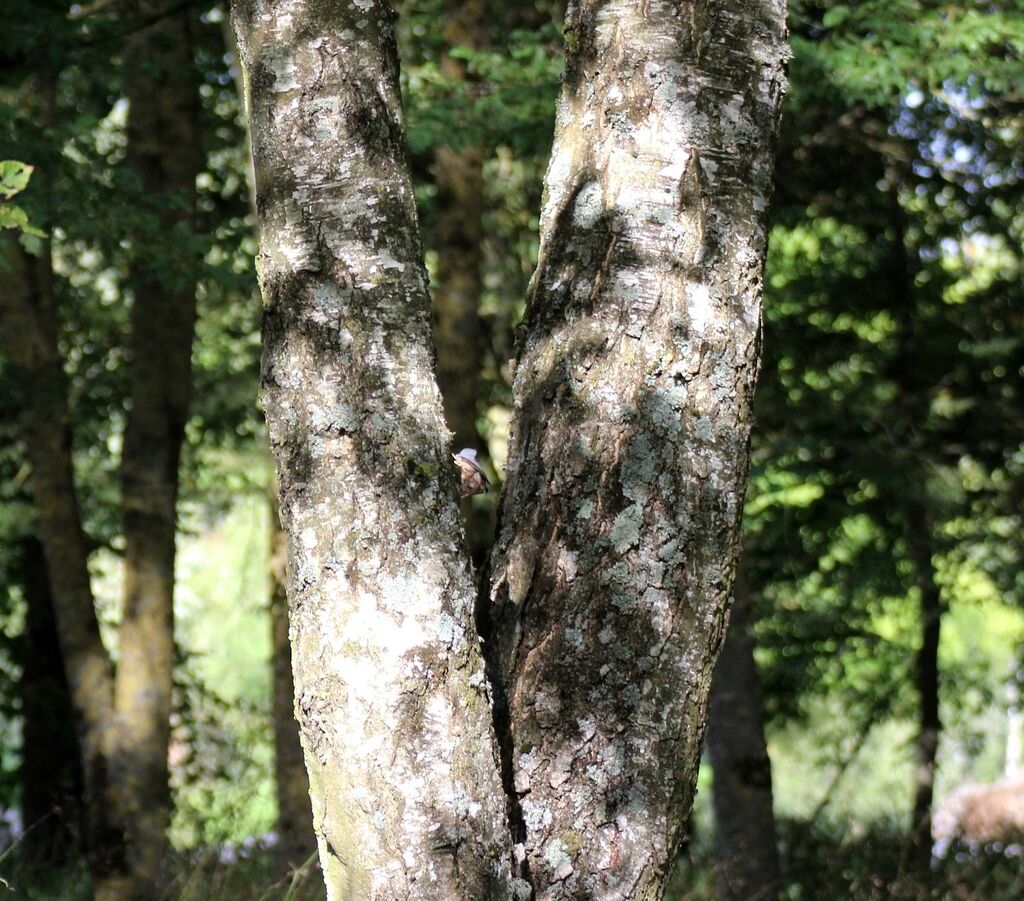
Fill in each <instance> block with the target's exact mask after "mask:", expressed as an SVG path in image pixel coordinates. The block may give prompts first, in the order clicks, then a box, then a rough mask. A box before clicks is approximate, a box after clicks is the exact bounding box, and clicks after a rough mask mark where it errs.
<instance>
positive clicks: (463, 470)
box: [452, 447, 491, 497]
mask: <svg viewBox="0 0 1024 901" xmlns="http://www.w3.org/2000/svg"><path fill="white" fill-rule="evenodd" d="M452 459H453V460H454V461H455V468H456V469H458V471H459V497H469V496H470V495H471V494H483V493H484V492H485V491H486V490H487V489H488V488H489V487H490V486H491V483H490V482H488V481H487V476H486V475H485V474H484V471H483V470H482V469H481V468H480V464H479V463H477V462H476V451H475V450H474V449H473V448H471V447H464V448H463V449H462V450H460V451H459V452H458V453H457V454H452Z"/></svg>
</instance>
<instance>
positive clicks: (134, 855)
mask: <svg viewBox="0 0 1024 901" xmlns="http://www.w3.org/2000/svg"><path fill="white" fill-rule="evenodd" d="M159 9H160V7H159V5H151V4H142V11H143V12H144V13H153V12H155V11H159ZM124 71H125V88H126V94H127V97H128V100H129V102H130V109H129V115H128V143H127V152H126V162H127V164H128V166H129V168H130V169H131V170H132V171H133V172H134V174H135V175H136V176H137V178H138V180H139V183H140V186H141V188H142V191H143V208H144V209H146V210H148V211H149V213H150V215H151V217H152V221H150V222H147V223H146V224H145V225H143V226H142V227H140V228H139V229H138V231H137V232H136V234H135V235H134V236H133V238H134V246H133V248H132V262H131V271H130V281H131V286H132V292H133V295H134V299H133V306H132V313H131V337H130V343H129V347H130V351H131V369H130V372H131V408H130V411H129V414H128V418H127V424H126V426H125V436H124V453H123V456H122V461H121V480H122V509H123V515H124V538H125V552H124V572H125V588H124V591H125V597H124V608H123V611H122V619H121V627H120V631H119V633H118V666H117V679H116V683H115V695H114V696H115V708H116V710H115V717H116V724H117V725H116V733H115V734H116V741H117V750H116V753H115V755H114V757H113V758H112V764H111V776H112V779H113V782H114V787H115V790H116V791H117V793H118V795H119V797H120V799H121V803H122V804H123V805H124V806H125V810H126V819H127V826H128V835H127V837H128V858H129V864H130V867H131V870H132V873H133V877H134V879H135V882H136V889H135V891H136V893H138V894H140V895H147V894H151V893H153V892H154V891H156V890H157V888H156V887H157V885H158V883H159V874H160V869H161V867H162V865H163V862H164V856H165V854H166V849H167V840H166V832H167V826H168V824H169V821H170V790H169V786H168V771H167V745H168V741H169V739H170V715H171V689H172V672H173V667H174V627H173V598H174V549H175V544H174V543H175V536H176V531H177V516H176V508H177V496H178V459H179V456H180V450H181V443H182V440H183V437H184V430H185V423H186V421H187V419H188V412H189V401H190V398H191V391H192V337H193V331H194V325H195V315H196V299H195V293H196V275H197V263H198V261H197V259H196V254H195V251H194V245H193V243H192V242H193V241H194V237H193V234H192V232H193V228H194V223H193V211H194V208H195V203H196V176H197V175H198V173H199V170H200V166H201V161H202V155H201V149H200V146H199V124H198V116H199V108H198V104H199V93H198V91H199V84H198V76H197V70H196V68H195V65H194V63H193V59H192V40H191V34H190V13H189V12H188V11H178V12H176V13H174V14H172V15H168V16H163V17H161V18H159V19H158V20H157V21H156V22H155V23H153V24H150V25H148V26H146V27H144V28H142V29H140V30H138V31H136V32H134V33H133V34H132V36H131V38H130V39H129V41H128V45H127V47H126V49H125V60H124Z"/></svg>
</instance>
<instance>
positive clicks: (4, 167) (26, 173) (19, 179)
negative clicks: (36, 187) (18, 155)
mask: <svg viewBox="0 0 1024 901" xmlns="http://www.w3.org/2000/svg"><path fill="white" fill-rule="evenodd" d="M31 177H32V166H30V165H28V164H27V163H20V162H18V161H17V160H0V195H2V196H3V198H4V200H9V199H10V198H11V197H13V196H14V195H15V194H17V193H18V192H19V191H24V190H25V188H26V187H28V180H29V178H31Z"/></svg>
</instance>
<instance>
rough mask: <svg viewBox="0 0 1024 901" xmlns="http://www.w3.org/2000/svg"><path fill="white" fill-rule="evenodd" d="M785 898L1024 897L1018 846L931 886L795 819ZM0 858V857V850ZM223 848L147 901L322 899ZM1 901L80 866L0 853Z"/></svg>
mask: <svg viewBox="0 0 1024 901" xmlns="http://www.w3.org/2000/svg"><path fill="white" fill-rule="evenodd" d="M779 828H780V845H781V852H782V890H781V892H780V898H781V899H784V901H798V899H799V901H804V899H808V901H810V899H814V901H818V899H829V901H833V899H856V901H861V899H883V898H903V899H913V901H919V899H958V901H959V899H965V901H1015V899H1019V898H1022V897H1024V847H1016V848H1010V849H1006V850H1002V849H999V848H996V847H989V848H985V849H979V850H977V851H975V852H968V851H967V850H966V849H960V850H959V851H954V850H951V851H950V853H949V854H948V855H947V857H946V858H945V859H944V860H942V861H937V862H935V863H934V870H933V873H932V874H931V881H930V884H925V883H924V882H923V881H922V880H920V879H919V878H917V877H916V876H915V875H914V874H913V873H911V872H909V871H908V867H907V857H908V855H907V844H906V837H905V836H903V835H901V834H899V833H897V832H895V831H891V830H888V829H886V828H877V829H872V830H867V831H861V832H860V833H859V834H857V835H856V836H854V835H847V836H845V837H844V838H842V839H840V840H838V841H837V840H836V837H835V836H834V835H832V834H829V833H827V832H826V831H824V830H821V829H812V828H810V827H809V826H808V825H807V824H806V823H804V822H800V821H792V820H789V821H783V822H782V823H780V824H779ZM0 853H2V852H0ZM226 856H227V855H225V853H224V852H216V851H208V852H202V851H200V852H193V853H191V854H189V855H176V856H175V858H174V859H173V860H172V861H171V862H170V864H169V867H168V869H169V872H171V873H172V874H173V875H172V876H171V878H170V879H169V880H168V884H167V886H166V889H165V891H164V892H163V893H162V894H161V895H160V897H159V899H154V901H323V899H325V897H326V894H325V892H324V887H323V883H322V882H321V880H320V872H319V868H318V867H317V865H316V862H315V861H314V860H310V861H308V862H307V864H306V865H305V866H303V867H301V868H299V869H296V870H293V871H291V872H289V873H287V874H286V875H283V876H282V875H281V870H280V869H279V868H278V867H277V865H276V862H275V860H274V857H273V855H272V853H271V852H269V851H267V850H266V849H263V848H252V849H249V850H247V851H245V852H242V853H239V854H238V855H237V856H235V859H225V857H226ZM0 880H2V881H0V888H2V889H4V892H3V897H7V898H11V899H32V901H44V899H46V901H50V899H53V901H58V899H59V901H87V899H88V897H89V885H88V876H87V872H86V868H85V866H84V863H82V862H79V863H76V864H74V865H71V866H66V867H62V868H52V867H39V866H35V867H31V866H27V865H25V863H24V862H23V861H20V860H19V859H18V856H17V853H16V852H15V853H11V854H5V855H3V856H2V857H0ZM713 883H714V862H713V860H712V858H711V855H710V853H709V851H708V849H706V848H702V847H700V845H699V843H697V844H694V845H691V846H690V848H688V849H687V851H686V853H685V854H684V856H682V857H681V858H680V861H679V863H678V865H677V867H676V871H675V873H674V874H673V878H672V880H671V882H670V885H669V889H668V892H667V893H666V896H665V897H666V901H713V899H714V898H715V897H716V896H715V890H714V884H713Z"/></svg>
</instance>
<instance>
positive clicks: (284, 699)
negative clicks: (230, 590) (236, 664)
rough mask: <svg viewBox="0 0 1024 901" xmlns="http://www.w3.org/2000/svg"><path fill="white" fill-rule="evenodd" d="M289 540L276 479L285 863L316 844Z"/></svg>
mask: <svg viewBox="0 0 1024 901" xmlns="http://www.w3.org/2000/svg"><path fill="white" fill-rule="evenodd" d="M287 562H288V542H287V539H286V538H285V534H284V531H283V530H282V528H281V523H280V519H279V513H278V504H277V485H276V484H275V485H274V486H273V488H272V490H271V498H270V628H271V661H270V663H271V668H272V670H273V720H274V782H275V786H276V789H277V826H276V831H277V835H278V844H277V848H276V851H277V855H276V856H277V858H278V862H279V864H280V865H281V867H282V868H285V869H287V868H293V867H298V866H301V865H302V864H303V863H304V862H305V861H306V859H307V858H308V857H309V856H310V854H312V853H313V852H314V851H315V850H316V839H315V838H314V836H313V810H312V808H311V807H310V805H309V777H308V776H307V775H306V766H305V763H304V762H303V760H302V744H301V743H300V741H299V724H298V721H297V720H296V719H295V683H294V681H293V680H292V649H291V645H290V644H289V643H288V592H287V575H288V574H287V571H286V570H287Z"/></svg>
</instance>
